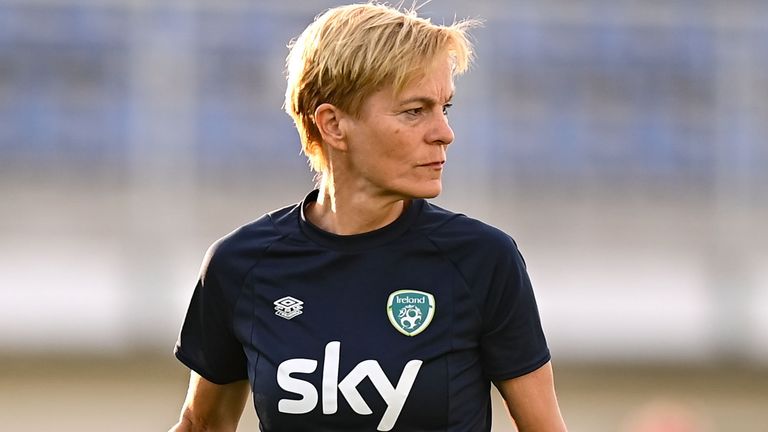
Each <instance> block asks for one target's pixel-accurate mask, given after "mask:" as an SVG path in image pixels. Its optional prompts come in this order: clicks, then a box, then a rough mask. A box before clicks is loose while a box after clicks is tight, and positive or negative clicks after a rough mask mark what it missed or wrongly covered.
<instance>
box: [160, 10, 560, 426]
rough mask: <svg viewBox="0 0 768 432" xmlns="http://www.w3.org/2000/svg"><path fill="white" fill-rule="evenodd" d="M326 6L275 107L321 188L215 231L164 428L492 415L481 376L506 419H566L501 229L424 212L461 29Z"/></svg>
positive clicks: (404, 15)
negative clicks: (183, 386)
mask: <svg viewBox="0 0 768 432" xmlns="http://www.w3.org/2000/svg"><path fill="white" fill-rule="evenodd" d="M473 24H474V23H473V22H471V21H464V22H460V23H457V24H454V25H452V26H437V25H433V24H431V23H430V22H429V21H427V20H424V19H421V18H418V17H417V16H416V14H415V12H412V11H411V12H400V11H398V10H396V9H393V8H390V7H386V6H381V5H375V4H362V5H350V6H343V7H338V8H334V9H331V10H329V11H327V12H326V13H324V14H323V15H321V16H320V17H318V18H317V19H316V20H315V22H314V23H313V24H311V25H310V26H309V27H308V28H307V29H306V30H305V31H304V32H303V33H302V35H301V36H300V37H299V39H298V40H297V41H296V42H295V43H294V44H293V46H292V47H291V52H290V54H289V58H288V89H287V92H286V110H287V111H288V113H289V114H290V115H291V116H292V117H293V119H294V120H295V123H296V126H297V129H298V131H299V134H300V136H301V139H302V147H303V150H304V153H305V154H306V155H307V156H308V158H309V161H310V164H311V166H312V168H313V169H314V170H315V171H317V173H318V175H319V179H320V182H319V188H318V189H317V190H315V191H313V192H311V193H310V194H309V195H308V196H307V197H306V198H305V199H304V200H303V201H302V202H301V203H299V204H297V205H294V206H289V207H286V208H283V209H279V210H276V211H274V212H272V213H270V214H267V215H265V216H264V217H262V218H260V219H258V220H257V221H255V222H253V223H251V224H248V225H245V226H243V227H241V228H239V229H238V230H236V231H235V232H233V233H231V234H229V235H228V236H226V237H224V238H223V239H221V240H220V241H218V242H217V243H216V244H214V245H213V246H212V247H211V249H210V250H209V253H208V254H207V256H206V259H205V261H204V263H203V267H202V271H201V274H200V280H199V282H198V285H197V287H196V289H195V292H194V295H193V298H192V301H191V304H190V308H189V311H188V314H187V317H186V320H185V322H184V325H183V328H182V331H181V335H180V338H179V343H178V344H177V347H176V356H177V357H178V358H179V359H180V360H181V361H182V362H183V363H184V364H186V365H187V366H189V367H190V369H192V373H191V376H192V377H191V380H190V388H189V392H188V394H187V399H186V401H185V402H184V407H183V408H182V414H181V418H180V420H179V423H178V424H177V425H176V426H175V427H174V429H173V430H177V431H197V430H215V431H233V430H235V429H236V427H237V423H238V421H239V418H240V415H241V413H242V409H243V406H244V404H245V400H246V398H247V394H248V391H249V387H250V390H251V391H252V392H253V395H254V404H255V407H256V410H257V414H258V417H259V420H260V425H261V428H262V430H265V431H288V430H290V431H304V430H306V431H343V430H348V431H363V430H378V431H390V430H402V431H422V430H448V431H482V430H485V431H488V430H490V422H491V415H490V406H491V404H490V383H491V382H493V383H494V384H495V385H496V386H497V388H498V389H499V390H500V392H501V394H502V395H503V397H504V399H505V400H506V402H507V406H508V408H509V412H510V414H511V415H512V416H513V418H514V419H515V421H516V423H517V425H518V427H519V428H520V430H521V431H564V430H565V426H564V423H563V420H562V418H561V415H560V412H559V408H558V404H557V400H556V397H555V393H554V386H553V378H552V369H551V365H550V355H549V350H548V348H547V345H546V341H545V338H544V335H543V332H542V330H541V324H540V322H539V315H538V311H537V308H536V303H535V299H534V296H533V291H532V289H531V286H530V282H529V279H528V276H527V273H526V270H525V265H524V262H523V260H522V257H521V256H520V254H519V252H518V251H517V247H516V245H515V244H514V242H513V241H512V239H511V238H510V237H509V236H507V235H506V234H504V233H503V232H501V231H499V230H497V229H495V228H493V227H490V226H488V225H486V224H484V223H482V222H479V221H477V220H474V219H471V218H468V217H466V216H463V215H459V214H455V213H452V212H449V211H447V210H444V209H441V208H439V207H436V206H434V205H432V204H430V203H429V202H427V201H425V198H432V197H435V196H437V195H438V194H439V193H440V192H441V188H442V184H441V176H442V171H443V166H444V164H445V162H446V149H447V147H448V145H449V144H451V143H452V142H453V138H454V136H453V131H452V130H451V128H450V126H449V124H448V119H447V115H446V114H447V110H448V108H449V107H450V106H451V98H452V96H453V92H454V85H453V77H454V76H455V75H457V74H460V73H463V72H464V71H465V70H466V69H467V67H468V65H469V62H470V56H471V46H470V43H469V42H468V40H467V37H466V33H465V32H466V29H467V28H469V27H471V26H472V25H473Z"/></svg>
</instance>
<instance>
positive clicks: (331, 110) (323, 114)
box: [314, 103, 347, 151]
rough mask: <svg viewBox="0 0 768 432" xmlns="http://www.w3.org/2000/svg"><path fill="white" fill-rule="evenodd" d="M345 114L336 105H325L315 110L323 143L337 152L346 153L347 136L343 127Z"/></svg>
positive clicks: (316, 123) (316, 121)
mask: <svg viewBox="0 0 768 432" xmlns="http://www.w3.org/2000/svg"><path fill="white" fill-rule="evenodd" d="M344 116H345V113H344V112H343V111H342V110H340V109H339V108H338V107H336V106H335V105H332V104H329V103H324V104H320V106H318V107H317V109H315V115H314V118H315V125H317V130H318V131H320V136H321V137H322V138H323V142H324V143H326V144H328V145H329V146H331V147H332V148H334V149H336V150H341V151H346V150H347V142H346V134H345V131H344V127H343V124H342V123H343V121H344Z"/></svg>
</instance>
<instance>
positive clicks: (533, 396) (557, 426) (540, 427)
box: [494, 362, 567, 432]
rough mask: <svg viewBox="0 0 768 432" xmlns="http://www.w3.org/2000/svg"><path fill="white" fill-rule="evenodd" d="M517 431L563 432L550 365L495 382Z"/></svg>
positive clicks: (561, 417)
mask: <svg viewBox="0 0 768 432" xmlns="http://www.w3.org/2000/svg"><path fill="white" fill-rule="evenodd" d="M494 384H495V385H496V388H498V389H499V392H500V393H501V395H502V396H503V397H504V401H505V402H506V403H507V409H508V410H509V414H510V415H511V416H512V418H513V419H514V420H515V423H516V424H517V427H518V430H519V431H520V432H565V431H566V430H567V429H566V427H565V422H564V421H563V416H562V415H561V414H560V407H559V406H558V404H557V397H556V396H555V385H554V379H553V377H552V364H551V363H549V362H548V363H547V364H545V365H544V366H542V367H540V368H539V369H536V370H535V371H533V372H531V373H528V374H526V375H523V376H519V377H517V378H512V379H508V380H504V381H499V382H496V383H494Z"/></svg>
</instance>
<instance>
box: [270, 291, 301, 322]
mask: <svg viewBox="0 0 768 432" xmlns="http://www.w3.org/2000/svg"><path fill="white" fill-rule="evenodd" d="M303 304H304V302H303V301H301V300H299V299H296V298H293V297H291V296H287V297H283V298H281V299H280V300H277V301H275V315H277V316H279V317H281V318H285V319H287V320H289V319H291V318H295V317H297V316H299V315H301V314H302V313H304V312H303V311H302V309H303V308H304V306H302V305H303Z"/></svg>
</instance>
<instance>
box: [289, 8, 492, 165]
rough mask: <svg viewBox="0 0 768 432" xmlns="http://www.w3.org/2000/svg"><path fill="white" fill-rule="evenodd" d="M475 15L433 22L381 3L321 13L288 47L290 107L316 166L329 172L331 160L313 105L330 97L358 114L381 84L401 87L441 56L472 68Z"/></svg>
mask: <svg viewBox="0 0 768 432" xmlns="http://www.w3.org/2000/svg"><path fill="white" fill-rule="evenodd" d="M478 24H479V22H478V21H476V20H463V21H458V22H454V23H453V24H452V25H450V26H443V25H435V24H432V23H431V22H430V21H429V20H428V19H424V18H420V17H418V16H417V15H416V10H415V8H412V9H410V10H407V11H403V12H401V11H399V10H397V9H395V8H393V7H390V6H387V5H383V4H376V3H367V4H353V5H347V6H340V7H336V8H333V9H330V10H328V11H326V12H325V13H323V14H321V15H319V16H318V17H317V18H316V19H315V21H314V22H313V23H312V24H310V25H309V26H308V27H307V28H306V29H305V30H304V32H303V33H302V34H301V35H300V36H299V37H298V39H296V40H295V41H294V42H292V43H291V44H290V45H289V48H290V52H289V54H288V58H287V61H286V63H287V75H288V76H287V79H288V86H287V89H286V92H285V111H286V112H287V113H288V114H289V115H290V116H291V117H292V118H293V121H294V123H295V124H296V129H298V131H299V135H300V136H301V146H302V150H303V152H304V154H305V155H306V156H307V157H308V158H309V163H310V166H311V167H312V169H313V170H315V171H316V172H318V173H322V172H325V171H326V169H327V161H326V157H325V154H324V152H323V148H322V138H321V136H320V132H319V130H318V129H317V126H316V125H315V122H314V119H313V116H314V112H315V109H316V108H317V107H318V106H320V105H321V104H323V103H330V104H333V105H335V106H337V107H338V108H339V109H341V110H343V111H345V112H347V113H349V114H351V115H354V116H357V115H358V114H359V112H360V108H361V107H362V105H363V102H364V101H365V99H366V98H367V97H368V96H370V95H371V94H373V93H374V92H376V91H377V90H378V89H380V88H381V87H383V86H386V85H392V86H393V87H394V90H395V92H396V93H399V92H401V91H402V90H403V89H404V88H405V87H406V86H407V85H408V84H409V83H410V82H411V80H413V79H414V78H417V77H419V76H421V75H422V74H423V73H425V71H426V70H427V68H428V67H429V66H431V64H432V63H433V62H434V61H435V60H436V59H437V58H438V57H439V56H440V55H442V54H448V55H450V57H451V59H452V62H453V73H454V75H458V74H461V73H463V72H465V71H466V70H467V68H468V67H469V64H470V62H471V59H472V44H471V42H470V41H469V39H468V36H467V29H469V28H471V27H474V26H476V25H478Z"/></svg>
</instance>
